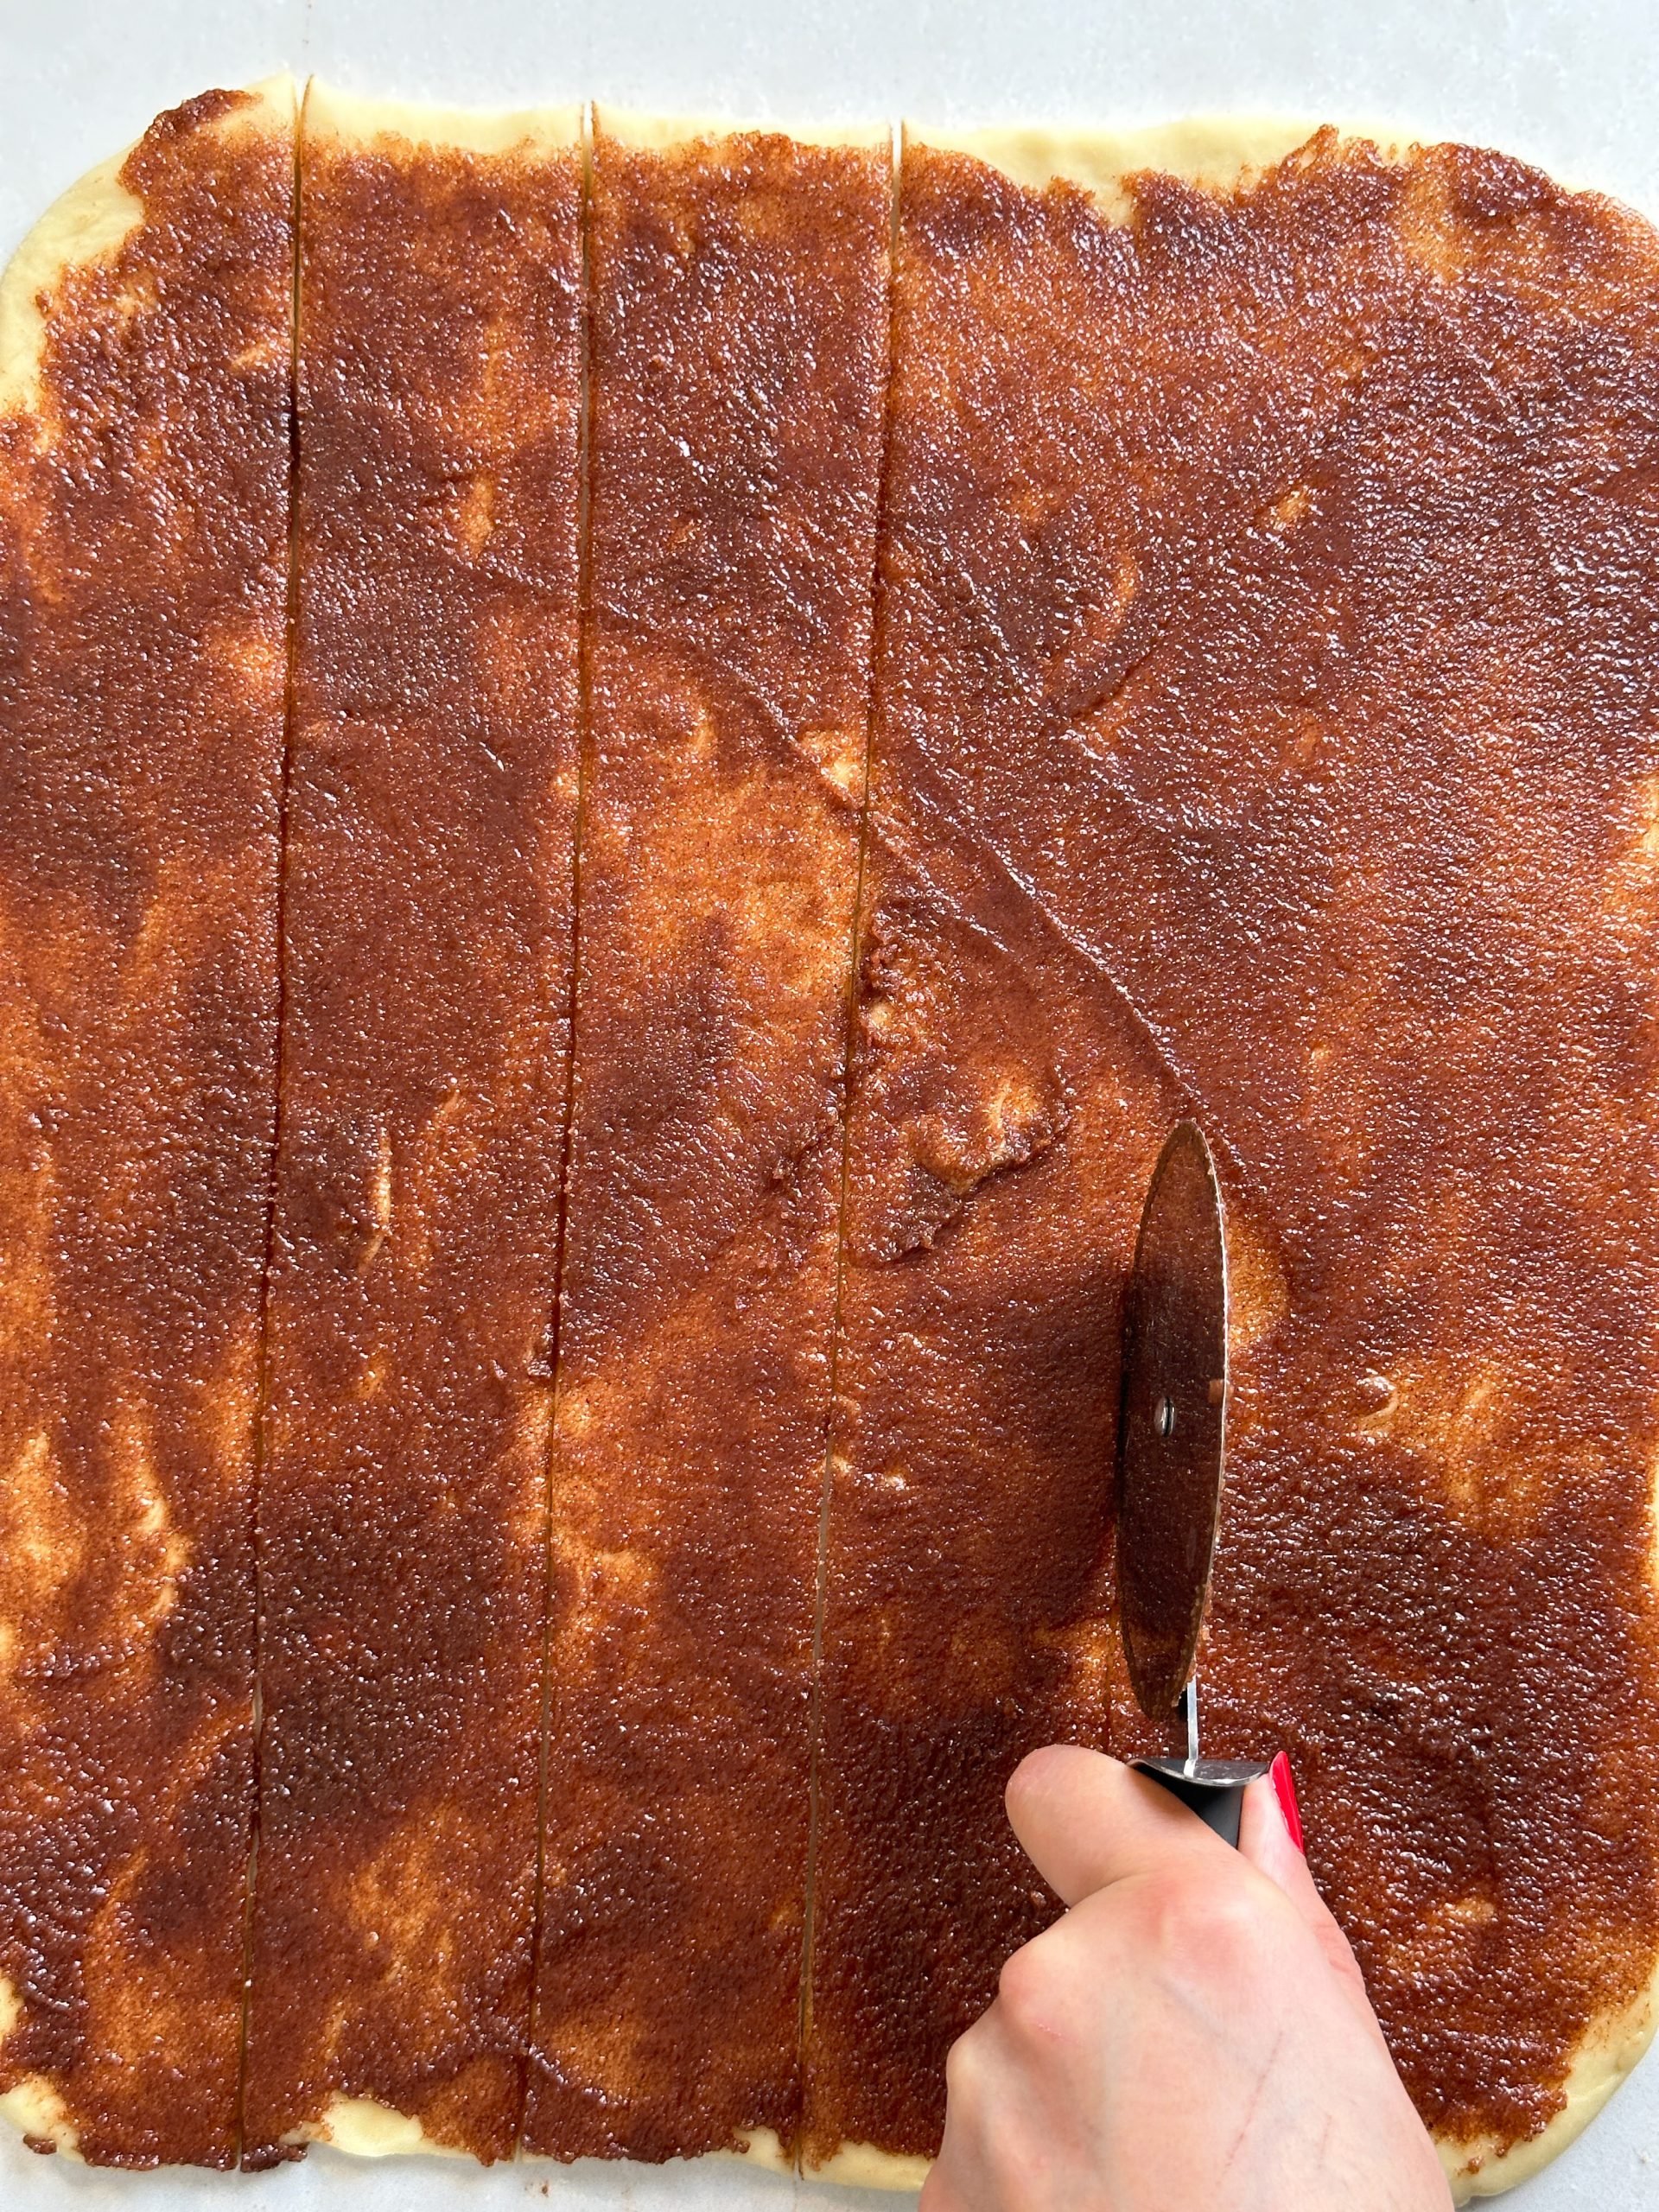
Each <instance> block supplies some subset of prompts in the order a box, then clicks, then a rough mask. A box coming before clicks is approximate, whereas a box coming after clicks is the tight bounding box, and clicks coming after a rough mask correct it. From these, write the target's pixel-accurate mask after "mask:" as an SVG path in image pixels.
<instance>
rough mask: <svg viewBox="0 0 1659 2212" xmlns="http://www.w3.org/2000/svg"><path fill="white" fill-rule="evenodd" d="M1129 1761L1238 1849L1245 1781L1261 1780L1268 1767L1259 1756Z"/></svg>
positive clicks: (1136, 1769)
mask: <svg viewBox="0 0 1659 2212" xmlns="http://www.w3.org/2000/svg"><path fill="white" fill-rule="evenodd" d="M1129 1764H1130V1765H1131V1766H1132V1767H1133V1768H1134V1769H1135V1772H1136V1773H1137V1774H1144V1775H1145V1776H1146V1777H1147V1779H1148V1780H1149V1781H1152V1782H1155V1783H1157V1784H1158V1787H1159V1788H1160V1789H1167V1790H1168V1792H1169V1794H1170V1796H1172V1797H1179V1799H1180V1801H1181V1802H1182V1804H1183V1805H1185V1806H1188V1807H1189V1808H1191V1809H1192V1811H1193V1812H1195V1813H1196V1814H1197V1815H1198V1818H1199V1819H1200V1820H1201V1821H1203V1822H1204V1824H1205V1827H1207V1828H1213V1829H1214V1830H1215V1832H1216V1834H1217V1835H1218V1836H1219V1837H1220V1838H1221V1840H1222V1841H1223V1842H1224V1843H1230V1844H1231V1845H1232V1847H1233V1848H1234V1850H1235V1851H1236V1850H1237V1848H1238V1819H1239V1815H1240V1813H1241V1812H1242V1811H1243V1805H1244V1785H1245V1783H1247V1782H1258V1781H1260V1779H1261V1777H1262V1776H1263V1775H1264V1774H1265V1773H1266V1772H1267V1771H1268V1770H1267V1768H1266V1767H1265V1766H1264V1765H1262V1764H1260V1762H1258V1761H1256V1760H1255V1759H1131V1760H1130V1761H1129Z"/></svg>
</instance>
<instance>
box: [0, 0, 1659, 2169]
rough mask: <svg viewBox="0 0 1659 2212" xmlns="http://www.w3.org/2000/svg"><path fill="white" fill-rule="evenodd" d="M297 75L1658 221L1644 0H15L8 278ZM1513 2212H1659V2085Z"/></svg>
mask: <svg viewBox="0 0 1659 2212" xmlns="http://www.w3.org/2000/svg"><path fill="white" fill-rule="evenodd" d="M282 68H289V69H291V70H293V71H294V72H295V73H296V75H303V74H305V73H307V72H308V71H314V70H315V72H316V73H318V74H319V75H322V76H326V77H328V78H329V79H333V80H334V82H335V83H337V84H340V85H341V86H345V87H346V88H347V89H349V90H352V91H354V92H378V93H385V94H388V95H397V96H402V97H404V98H408V99H445V100H448V101H453V102H458V103H467V104H473V105H513V106H526V105H533V104H536V103H539V102H542V101H551V100H572V99H583V98H593V99H600V100H611V101H613V102H615V103H616V104H617V105H622V106H630V107H643V108H654V109H656V110H658V111H663V112H669V113H673V112H677V111H715V112H717V113H721V114H728V115H731V116H734V117H738V118H766V117H777V118H781V119H783V120H790V119H809V120H812V121H819V122H830V121H841V120H849V121H850V120H856V121H871V120H879V119H882V118H887V117H892V116H899V115H905V114H908V115H912V116H914V117H917V118H920V119H923V120H926V121H929V122H937V123H961V124H969V123H981V122H984V123H994V122H1001V121H1027V120H1044V121H1050V120H1052V121H1060V120H1071V121H1075V122H1079V123H1090V122H1094V123H1153V122H1158V121H1160V120H1162V119H1164V118H1168V117H1172V116H1178V115H1183V114H1192V113H1200V112H1206V111H1207V112H1215V111H1227V110H1232V111H1239V110H1254V111H1257V112H1262V111H1277V112H1279V113H1283V114H1292V115H1313V116H1317V117H1320V118H1324V117H1329V118H1332V119H1335V120H1339V119H1342V118H1362V119H1372V118H1375V119H1377V120H1382V121H1389V122H1397V123H1399V124H1403V125H1405V126H1407V127H1408V128H1409V129H1410V130H1411V131H1412V132H1413V133H1414V135H1415V136H1419V137H1435V138H1439V137H1446V138H1464V139H1470V140H1473V141H1475V142H1477V143H1483V144H1487V145H1496V146H1502V147H1503V148H1504V149H1506V150H1507V151H1509V152H1511V153H1516V154H1520V155H1523V156H1527V157H1529V158H1530V159H1532V160H1535V161H1537V162H1540V163H1541V164H1542V165H1543V166H1544V167H1546V168H1549V169H1551V170H1553V171H1554V174H1556V175H1559V176H1561V177H1564V178H1566V179H1567V180H1569V181H1573V182H1581V183H1586V184H1593V185H1597V186H1599V187H1601V188H1603V189H1605V190H1607V191H1611V192H1615V193H1617V194H1619V195H1620V196H1621V197H1622V198H1624V199H1625V200H1630V202H1632V204H1634V205H1635V206H1637V207H1643V208H1645V209H1646V210H1648V211H1649V213H1654V214H1656V215H1659V26H1656V24H1655V23H1654V22H1650V21H1649V18H1648V11H1647V10H1646V8H1645V7H1644V6H1643V4H1642V0H1627V3H1626V4H1623V5H1620V4H1611V0H1300V4H1297V0H1143V4H1141V5H1139V6H1136V5H1133V4H1125V0H817V4H799V5H790V4H788V0H771V4H768V0H0V259H3V257H5V256H6V255H7V254H9V253H10V250H11V248H12V247H13V246H14V245H16V242H17V240H18V239H19V238H21V237H22V233H23V232H24V231H25V230H27V229H28V227H29V225H30V224H31V223H32V222H33V220H34V219H35V216H36V215H37V214H39V213H41V210H42V209H43V208H44V207H46V205H47V203H48V201H49V200H52V199H53V198H54V196H55V195H56V194H58V193H59V192H60V191H61V190H62V189H63V188H65V186H67V185H68V184H70V183H72V182H73V181H74V179H75V178H76V177H77V176H79V175H80V174H81V173H82V172H83V171H84V170H85V169H87V168H90V167H91V166H92V163H93V162H97V161H99V160H101V159H102V158H103V157H104V156H105V155H107V154H110V153H112V152H114V151H115V150H116V149H117V148H118V147H119V146H121V145H123V144H124V143H126V142H127V141H128V140H129V139H130V138H132V137H136V136H137V133H138V132H139V131H140V130H142V129H143V126H144V124H146V123H148V122H149V118H150V117H151V116H152V115H153V114H155V113H156V111H158V110H160V109H162V108H163V107H167V106H170V105H172V104H173V103H174V102H175V101H176V100H180V99H184V98H186V97H187V96H188V94H190V93H192V92H200V91H201V90H202V89H203V88H204V87H205V86H209V85H222V84H241V83H247V82H250V81H251V80H252V79H256V78H258V77H262V76H268V75H270V74H271V73H273V72H275V71H277V70H279V69H282ZM1195 2093H1198V2092H1196V2091H1195ZM909 2201H910V2200H907V2199H903V2198H894V2197H892V2196H880V2195H877V2194H874V2193H873V2192H870V2191H866V2190H840V2189H833V2190H832V2189H828V2188H824V2187H822V2186H817V2185H811V2184H804V2183H791V2182H790V2181H787V2180H785V2179H782V2178H780V2177H778V2176H776V2175H769V2174H764V2173H751V2172H749V2171H747V2170H745V2169H743V2168H742V2167H741V2166H739V2165H738V2164H735V2163H734V2162H731V2161H728V2160H725V2159H719V2160H709V2161H703V2162H702V2163H701V2164H693V2165H681V2166H677V2167H668V2168H664V2169H660V2170H658V2169H652V2168H646V2167H640V2166H626V2167H617V2166H603V2165H596V2164H582V2165H580V2166H576V2167H571V2168H564V2167H557V2166H550V2165H547V2164H535V2165H526V2166H518V2167H514V2166H504V2167H498V2168H495V2169H493V2171H487V2172H486V2171H480V2170H478V2169H476V2168H474V2167H473V2166H471V2165H470V2164H467V2163H465V2162H462V2161H459V2160H454V2161H451V2160H442V2161H430V2162H428V2161H420V2160H410V2159H403V2158H395V2159H388V2160H385V2161H381V2162H379V2163H378V2164H369V2163H363V2164H359V2163H356V2162H351V2161H347V2160H344V2159H341V2158H338V2157H336V2156H334V2154H332V2153H330V2152H318V2153H314V2154H313V2156H312V2157H311V2158H309V2159H308V2160H307V2161H306V2163H305V2164H303V2165H299V2166H289V2167H286V2168H283V2169H282V2170H281V2171H277V2172H275V2173H271V2174H265V2175H258V2176H252V2175H242V2176H237V2177H227V2176H222V2175H210V2174H200V2173H194V2172H179V2171H170V2172H164V2173H157V2174H111V2173H107V2172H99V2171H93V2170H92V2169H89V2168H86V2167H83V2166H78V2165H75V2164H72V2163H71V2162H70V2161H68V2160H67V2159H62V2158H35V2156H34V2155H33V2154H32V2153H31V2152H28V2151H26V2150H25V2149H24V2148H23V2146H22V2141H21V2139H18V2138H17V2137H16V2136H14V2135H12V2134H11V2133H10V2132H9V2131H7V2130H5V2129H3V2127H0V2207H3V2208H4V2212H47V2208H54V2212H55V2208H65V2212H67V2209H68V2208H77V2209H78V2212H92V2208H94V2207H97V2208H100V2212H101V2209H102V2208H105V2207H107V2208H111V2212H126V2209H127V2208H130V2212H139V2208H143V2212H158V2208H168V2212H170V2208H172V2207H174V2206H175V2205H176V2206H186V2205H188V2206H199V2207H201V2208H202V2212H211V2208H213V2207H214V2206H224V2205H226V2204H235V2205H237V2206H239V2207H242V2208H245V2212H301V2208H304V2212H324V2208H327V2212H435V2208H437V2207H439V2206H442V2207H445V2208H448V2207H451V2206H454V2207H455V2208H458V2209H459V2208H463V2207H464V2208H467V2212H473V2208H476V2212H486V2208H489V2212H495V2208H498V2207H499V2208H505V2207H507V2206H518V2205H541V2204H543V2203H545V2204H548V2205H550V2207H551V2208H553V2212H576V2208H581V2212H601V2208H604V2209H605V2212H619V2208H621V2207H625V2206H626V2207H628V2208H630V2212H633V2209H634V2208H637V2209H638V2212H655V2208H673V2212H689V2208H692V2207H698V2208H706V2212H751V2208H752V2209H753V2212H783V2208H785V2206H787V2205H792V2204H796V2203H799V2204H801V2205H803V2206H806V2207H812V2208H817V2209H818V2212H835V2209H836V2208H839V2209H840V2212H854V2208H861V2212H880V2208H883V2207H885V2208H887V2212H899V2208H900V2207H902V2206H903V2205H904V2204H905V2203H906V2202H909ZM1504 2202H1505V2205H1506V2207H1508V2206H1513V2208H1514V2212H1624V2208H1630V2212H1643V2208H1652V2209H1653V2212H1659V2058H1656V2059H1655V2060H1654V2061H1653V2062H1652V2063H1651V2064H1650V2065H1649V2066H1647V2067H1645V2068H1644V2069H1643V2070H1642V2071H1641V2072H1640V2073H1638V2074H1637V2076H1636V2078H1635V2080H1634V2082H1632V2084H1631V2085H1630V2087H1629V2088H1626V2089H1625V2090H1624V2092H1623V2094H1621V2095H1620V2096H1618V2098H1617V2099H1616V2100H1615V2101H1614V2102H1613V2104H1612V2105H1611V2107H1609V2108H1608V2110H1607V2111H1606V2112H1605V2113H1604V2114H1603V2115H1602V2117H1601V2119H1600V2120H1598V2121H1597V2122H1596V2123H1595V2124H1594V2126H1592V2128H1591V2129H1590V2131H1589V2133H1588V2134H1587V2135H1586V2136H1585V2137H1583V2138H1582V2139H1580V2141H1579V2142H1578V2143H1577V2144H1575V2145H1573V2148H1572V2149H1571V2150H1569V2151H1567V2152H1566V2153H1565V2154H1564V2155H1563V2156H1562V2157H1561V2158H1560V2159H1559V2160H1558V2161H1557V2162H1556V2164H1554V2165H1553V2166H1552V2167H1550V2168H1549V2169H1548V2171H1546V2172H1545V2173H1543V2174H1542V2175H1541V2176H1540V2177H1538V2179H1537V2180H1535V2181H1534V2182H1532V2183H1529V2184H1528V2185H1527V2186H1525V2187H1524V2188H1522V2189H1519V2190H1516V2191H1514V2192H1513V2193H1512V2194H1511V2195H1510V2196H1509V2197H1507V2198H1506V2199H1505V2200H1504ZM1170 2212H1185V2208H1181V2207H1174V2206H1172V2207H1171V2208H1170ZM1332 2212H1350V2208H1348V2207H1346V2206H1343V2207H1337V2206H1333V2207H1332Z"/></svg>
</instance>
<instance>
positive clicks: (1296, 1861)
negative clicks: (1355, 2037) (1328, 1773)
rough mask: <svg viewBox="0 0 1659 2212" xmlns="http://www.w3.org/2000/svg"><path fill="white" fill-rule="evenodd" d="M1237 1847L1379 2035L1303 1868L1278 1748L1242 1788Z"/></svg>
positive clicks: (1339, 1935) (1288, 1780) (1341, 1939)
mask: <svg viewBox="0 0 1659 2212" xmlns="http://www.w3.org/2000/svg"><path fill="white" fill-rule="evenodd" d="M1238 1848H1239V1854H1240V1856H1241V1857H1242V1858H1244V1859H1249V1862H1250V1864H1251V1866H1254V1867H1255V1868H1256V1869H1257V1871H1258V1872H1261V1873H1263V1874H1265V1875H1266V1876H1267V1878H1268V1880H1269V1881H1270V1882H1271V1883H1272V1884H1273V1885H1274V1887H1275V1888H1276V1889H1280V1890H1282V1891H1284V1893H1285V1895H1286V1896H1287V1897H1288V1898H1289V1899H1290V1902H1291V1903H1292V1904H1294V1906H1295V1908H1296V1910H1297V1913H1298V1914H1299V1916H1300V1918H1301V1919H1302V1921H1303V1922H1304V1923H1306V1926H1307V1928H1308V1929H1309V1930H1310V1931H1311V1933H1312V1934H1313V1937H1314V1940H1315V1941H1316V1942H1317V1943H1318V1944H1319V1948H1320V1950H1321V1951H1322V1952H1323V1953H1324V1954H1325V1961H1326V1963H1327V1964H1328V1965H1329V1966H1330V1967H1331V1969H1332V1973H1333V1974H1335V1975H1336V1977H1337V1979H1338V1981H1339V1982H1340V1983H1341V1984H1342V1986H1343V1987H1344V1990H1345V1991H1346V1992H1347V1993H1348V1996H1349V1997H1350V1999H1351V2000H1352V2001H1353V2002H1354V2003H1355V2004H1356V2005H1357V2006H1358V2008H1359V2010H1360V2011H1361V2012H1363V2015H1364V2018H1365V2020H1366V2022H1367V2024H1369V2025H1370V2028H1371V2029H1372V2031H1373V2032H1374V2033H1376V2034H1378V2035H1380V2034H1381V2033H1382V2031H1381V2029H1379V2028H1378V2027H1377V2025H1376V2014H1375V2013H1374V2012H1372V2010H1371V2001H1370V1998H1369V1997H1368V1996H1367V1995H1366V1994H1365V1977H1364V1976H1363V1974H1361V1972H1360V1970H1359V1961H1358V1960H1357V1958H1356V1957H1355V1956H1354V1954H1353V1947H1352V1946H1351V1944H1350V1942H1349V1941H1348V1938H1347V1937H1346V1936H1344V1934H1343V1932H1342V1929H1340V1927H1338V1924H1337V1920H1336V1916H1335V1915H1334V1914H1333V1913H1332V1910H1331V1908H1330V1906H1329V1905H1328V1904H1326V1903H1325V1899H1324V1898H1323V1897H1321V1896H1320V1895H1319V1885H1317V1883H1316V1882H1315V1881H1314V1879H1313V1872H1312V1870H1311V1869H1310V1868H1309V1866H1308V1863H1307V1858H1306V1853H1305V1852H1304V1851H1303V1848H1302V1824H1301V1815H1300V1811H1299V1809H1298V1807H1297V1803H1296V1785H1295V1783H1294V1781H1293V1779H1292V1777H1291V1771H1290V1761H1289V1760H1288V1759H1287V1758H1286V1756H1285V1754H1284V1753H1283V1752H1282V1751H1281V1752H1280V1754H1279V1756H1278V1758H1275V1759H1274V1763H1273V1764H1272V1766H1271V1767H1270V1768H1269V1769H1268V1772H1267V1773H1266V1774H1265V1775H1264V1776H1263V1777H1262V1779H1261V1780H1260V1781H1259V1782H1252V1783H1250V1784H1249V1788H1248V1789H1246V1790H1245V1792H1244V1802H1243V1808H1242V1810H1241V1812H1240V1815H1239V1822H1238Z"/></svg>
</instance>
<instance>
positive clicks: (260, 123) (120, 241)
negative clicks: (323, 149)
mask: <svg viewBox="0 0 1659 2212" xmlns="http://www.w3.org/2000/svg"><path fill="white" fill-rule="evenodd" d="M248 90H249V91H250V92H251V93H252V94H253V95H254V105H251V106H249V107H242V108H238V109H237V110H235V111H234V112H232V114H230V115H226V116H221V117H220V118H219V120H218V121H217V122H216V123H214V124H212V125H211V126H210V128H212V129H213V130H218V131H221V132H223V133H225V135H226V136H227V137H228V136H231V135H232V134H234V133H236V132H238V131H242V130H273V131H276V130H280V131H283V132H285V133H286V134H287V135H288V136H289V138H290V139H291V138H292V137H293V133H294V130H295V127H296V114H297V111H298V108H297V98H296V88H295V84H294V79H292V78H291V77H286V76H283V77H270V78H267V79H264V81H263V82H262V83H260V84H257V85H251V86H249V87H248ZM133 143H135V144H136V143H137V141H136V140H135V141H134V142H133ZM131 151H132V147H131V146H130V145H128V146H124V147H123V148H122V149H121V151H120V152H119V153H118V154H113V155H111V157H110V159H109V160H108V161H105V162H99V163H98V165H97V167H96V168H91V169H89V170H88V171H87V172H86V175H85V176H83V177H81V178H80V179H79V180H78V181H77V182H75V183H74V184H72V185H71V186H70V187H69V189H68V190H67V192H66V193H64V194H61V196H60V198H58V199H57V200H54V201H53V203H52V205H51V207H48V209H47V211H46V213H45V214H43V215H42V216H41V219H40V220H39V221H38V222H37V223H36V224H35V226H34V228H33V229H32V230H30V231H29V232H28V233H27V234H26V236H25V237H24V238H23V239H22V242H21V243H20V244H19V245H18V246H17V248H16V251H15V252H14V253H13V255H12V257H11V258H10V261H9V262H8V263H7V264H6V266H5V269H4V270H3V271H0V415H22V414H29V413H32V412H33V411H34V410H35V407H36V406H37V405H38V404H39V400H40V366H41V354H42V350H43V348H44V346H45V343H46V324H45V322H44V321H43V320H42V318H41V310H40V308H39V306H38V305H37V302H38V300H39V297H40V295H41V293H42V292H49V291H51V290H52V289H54V287H55V286H56V285H58V284H59V283H61V282H62V280H63V277H64V276H65V274H66V272H67V271H68V270H71V269H78V268H86V267H90V266H91V265H92V264H95V263H97V262H100V261H108V260H111V259H112V258H113V257H114V256H115V255H116V254H117V253H118V252H119V251H120V250H121V248H122V246H123V245H124V244H125V242H126V240H127V239H128V238H130V236H131V235H132V232H134V231H135V230H136V229H137V227H138V226H139V224H140V223H141V222H142V221H143V216H144V210H143V202H142V201H141V200H138V199H137V196H136V195H135V194H132V193H130V192H129V191H128V190H127V189H126V188H125V187H124V185H123V184H122V183H121V181H120V174H121V168H122V165H123V164H124V162H125V161H126V158H127V156H128V155H129V154H130V152H131Z"/></svg>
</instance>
